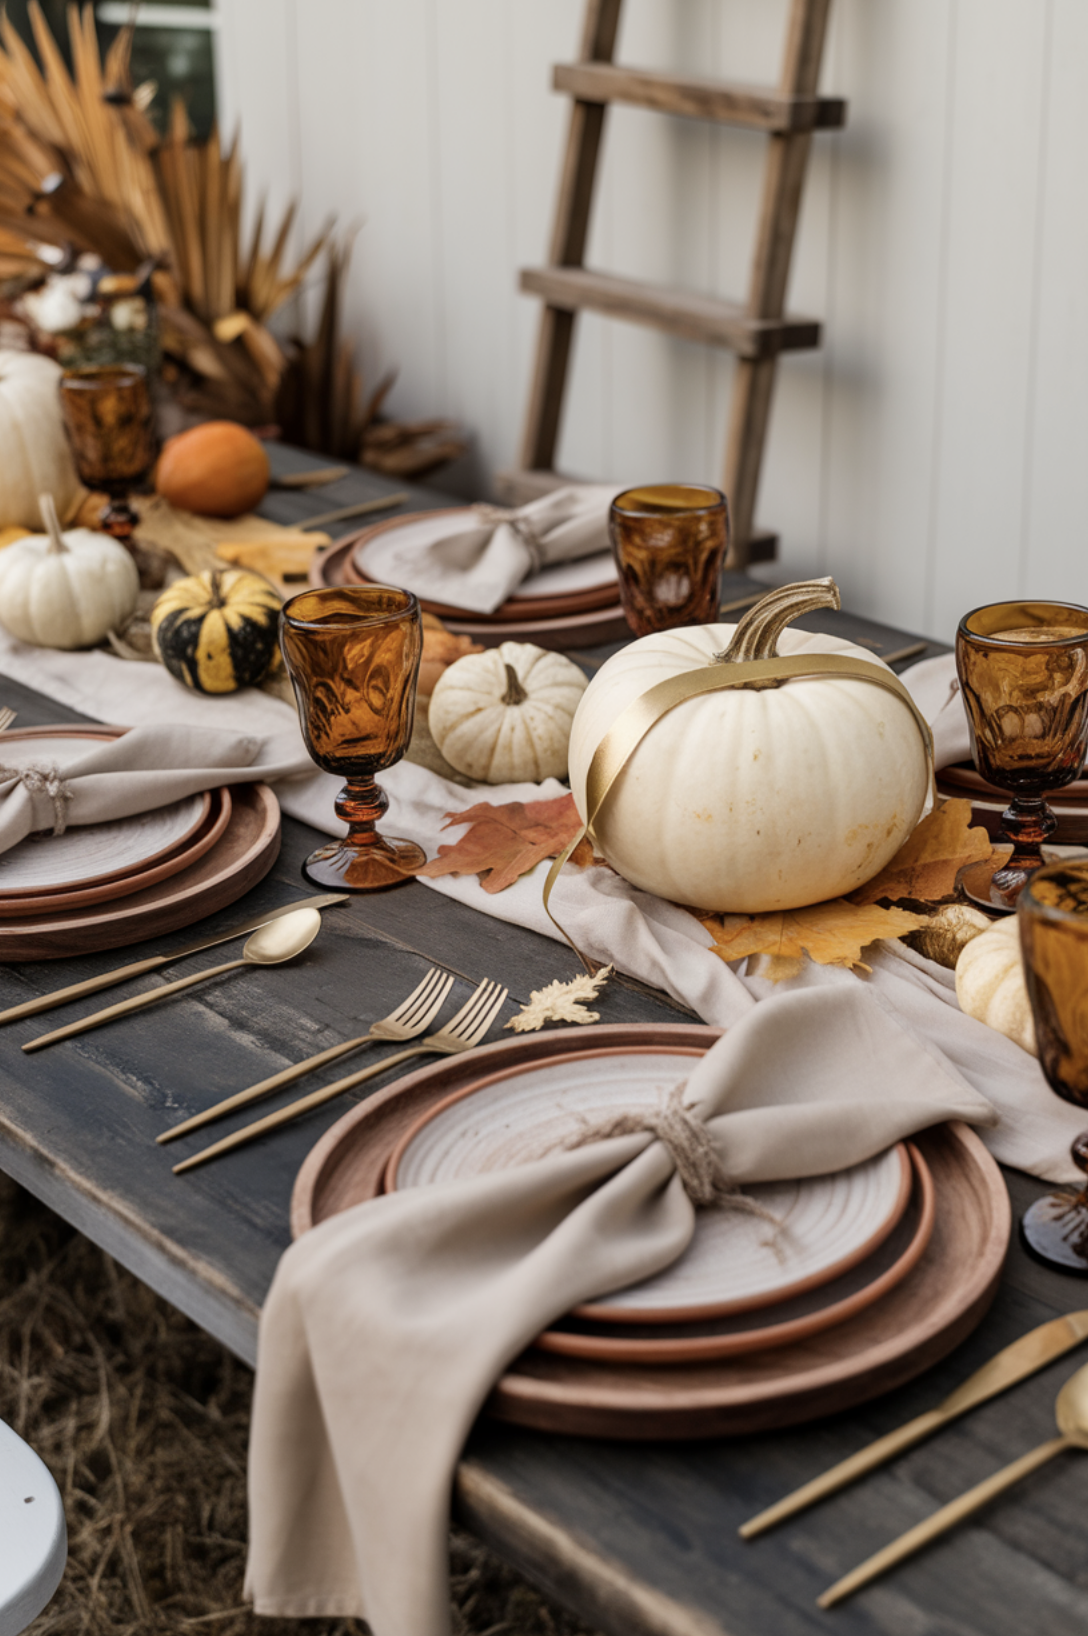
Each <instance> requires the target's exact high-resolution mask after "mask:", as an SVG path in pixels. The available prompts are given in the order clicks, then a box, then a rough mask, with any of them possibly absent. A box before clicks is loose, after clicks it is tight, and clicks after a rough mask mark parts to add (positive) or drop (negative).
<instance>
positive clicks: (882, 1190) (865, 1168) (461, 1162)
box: [385, 1045, 912, 1324]
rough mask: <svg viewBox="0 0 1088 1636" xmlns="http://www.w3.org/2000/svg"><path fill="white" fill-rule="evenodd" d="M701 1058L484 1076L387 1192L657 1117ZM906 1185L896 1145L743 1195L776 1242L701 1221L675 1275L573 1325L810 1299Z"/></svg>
mask: <svg viewBox="0 0 1088 1636" xmlns="http://www.w3.org/2000/svg"><path fill="white" fill-rule="evenodd" d="M700 1054H701V1053H699V1052H697V1051H692V1050H690V1049H689V1050H686V1051H663V1050H661V1049H660V1048H657V1049H654V1048H652V1047H649V1048H648V1047H643V1046H639V1045H634V1046H629V1047H623V1048H618V1049H614V1050H612V1051H602V1050H597V1051H594V1050H592V1049H589V1050H586V1051H578V1052H569V1051H568V1052H563V1053H561V1054H559V1055H558V1056H555V1057H543V1058H540V1059H538V1060H537V1061H536V1062H533V1063H531V1064H527V1065H523V1066H520V1067H516V1068H508V1069H506V1070H505V1071H502V1072H499V1073H494V1074H488V1075H485V1076H483V1077H481V1078H480V1079H479V1080H477V1081H476V1082H475V1083H474V1084H470V1085H468V1086H465V1087H464V1088H463V1089H461V1090H459V1091H456V1092H454V1093H453V1095H451V1096H449V1097H447V1098H446V1099H445V1100H444V1101H443V1102H441V1103H439V1105H438V1106H437V1107H435V1108H431V1109H430V1110H428V1111H427V1112H426V1113H425V1114H423V1115H421V1117H420V1118H419V1119H418V1120H417V1121H416V1123H415V1124H414V1125H413V1127H412V1128H411V1129H410V1130H409V1131H408V1132H407V1133H406V1134H405V1136H404V1137H403V1138H402V1140H401V1141H400V1142H399V1143H398V1145H397V1147H396V1149H395V1151H394V1153H393V1154H392V1156H391V1158H390V1161H389V1165H388V1167H387V1170H386V1178H385V1185H386V1187H387V1188H388V1190H389V1191H391V1192H392V1191H395V1190H397V1189H398V1188H404V1187H417V1186H426V1185H427V1184H428V1183H433V1182H450V1181H460V1180H464V1179H465V1178H466V1177H469V1176H476V1175H480V1174H482V1173H483V1172H485V1171H494V1170H503V1169H508V1168H510V1167H511V1166H515V1165H518V1164H523V1163H525V1162H526V1161H527V1160H529V1159H532V1158H537V1157H539V1156H540V1155H541V1154H543V1153H547V1152H552V1151H556V1150H558V1149H561V1148H562V1147H563V1146H564V1145H565V1143H566V1141H567V1140H568V1138H570V1137H572V1136H574V1137H576V1136H577V1134H578V1132H579V1130H580V1129H582V1128H585V1126H586V1125H587V1124H588V1125H592V1124H593V1123H595V1122H598V1121H600V1120H601V1119H605V1118H608V1117H609V1116H611V1115H615V1114H616V1113H620V1112H627V1111H629V1110H631V1109H635V1110H637V1109H639V1108H646V1109H647V1110H653V1109H656V1108H658V1107H660V1106H661V1105H662V1104H663V1101H664V1098H665V1097H666V1096H667V1094H668V1092H669V1091H670V1090H671V1089H672V1087H673V1086H674V1085H676V1084H677V1083H678V1082H680V1081H683V1080H684V1079H686V1078H687V1076H688V1074H689V1073H690V1072H691V1069H692V1066H693V1059H694V1060H697V1059H698V1057H699V1055H700ZM911 1182H912V1174H911V1165H910V1160H909V1158H908V1156H907V1152H906V1148H905V1147H904V1146H903V1144H899V1145H898V1146H897V1147H895V1148H893V1149H891V1150H890V1151H889V1152H887V1153H882V1154H879V1155H878V1156H877V1157H876V1158H874V1159H870V1160H869V1161H867V1162H866V1163H865V1164H860V1165H855V1166H853V1168H852V1169H849V1170H842V1171H838V1172H836V1173H834V1174H833V1175H829V1176H813V1177H809V1178H807V1179H805V1180H802V1181H790V1182H775V1183H763V1184H758V1185H755V1186H751V1187H746V1188H745V1193H746V1194H747V1195H748V1196H750V1197H751V1198H752V1199H753V1200H754V1201H755V1202H757V1203H758V1204H760V1205H761V1206H762V1207H763V1208H764V1209H765V1210H767V1211H769V1212H770V1215H771V1216H772V1217H773V1218H774V1219H775V1221H777V1222H778V1223H779V1224H780V1226H779V1228H778V1230H777V1231H770V1230H769V1229H768V1225H767V1220H766V1219H761V1218H760V1217H758V1216H755V1215H743V1214H741V1213H740V1212H739V1211H729V1210H701V1211H700V1212H699V1213H698V1215H697V1217H696V1226H695V1236H694V1237H693V1239H692V1242H691V1244H690V1245H689V1246H688V1248H687V1250H685V1252H684V1254H683V1255H682V1256H680V1257H679V1259H678V1260H676V1261H674V1262H673V1263H672V1265H671V1266H669V1267H666V1268H665V1270H664V1271H663V1272H661V1273H658V1274H657V1275H656V1276H655V1277H653V1278H648V1279H645V1280H643V1281H642V1282H640V1283H638V1284H634V1285H631V1286H629V1287H628V1288H627V1289H623V1290H618V1291H616V1292H614V1293H612V1294H610V1295H608V1296H607V1297H606V1298H604V1299H603V1300H598V1301H593V1302H588V1303H586V1304H585V1305H583V1306H581V1307H579V1308H578V1309H577V1314H576V1315H577V1316H579V1317H584V1318H596V1319H600V1320H604V1321H606V1322H609V1323H612V1324H653V1323H658V1324H677V1323H694V1322H698V1321H699V1320H701V1319H707V1318H720V1317H726V1316H729V1315H732V1314H736V1313H743V1312H750V1311H753V1310H756V1309H758V1308H760V1307H765V1306H768V1305H771V1304H772V1303H776V1302H780V1301H783V1300H787V1299H789V1298H791V1297H794V1296H800V1295H803V1294H804V1293H805V1292H806V1291H809V1290H812V1289H815V1288H816V1287H817V1286H818V1285H820V1284H826V1283H827V1282H828V1281H829V1280H830V1279H833V1278H836V1277H838V1276H839V1275H840V1274H842V1273H845V1272H846V1271H847V1270H848V1269H849V1268H851V1267H854V1266H857V1264H858V1263H859V1262H861V1261H863V1260H864V1259H865V1258H866V1257H867V1256H869V1255H871V1254H872V1253H873V1251H874V1250H875V1249H876V1248H877V1247H878V1245H880V1244H881V1243H882V1242H883V1240H884V1239H885V1238H887V1236H888V1234H889V1233H890V1232H891V1231H892V1229H893V1228H894V1227H895V1225H896V1223H897V1222H898V1221H899V1219H900V1218H901V1216H902V1215H903V1212H904V1210H905V1209H906V1207H907V1203H908V1201H909V1198H910V1193H911Z"/></svg>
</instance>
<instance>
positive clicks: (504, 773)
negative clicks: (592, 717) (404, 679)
mask: <svg viewBox="0 0 1088 1636" xmlns="http://www.w3.org/2000/svg"><path fill="white" fill-rule="evenodd" d="M585 690H586V678H585V676H584V675H583V674H582V672H581V671H580V670H579V669H578V666H577V665H575V664H572V663H571V661H570V660H569V659H565V658H564V657H563V655H562V654H561V653H549V652H548V651H547V650H546V649H545V648H538V647H534V646H533V644H532V643H530V642H503V643H502V644H501V646H499V647H497V648H488V649H487V651H486V652H484V653H469V654H466V655H465V657H464V658H463V659H458V660H457V662H456V664H452V665H451V666H450V667H449V669H448V670H447V671H445V672H444V673H443V674H442V675H441V676H440V677H439V679H438V681H437V683H436V684H435V690H434V692H433V694H432V695H431V705H430V713H429V715H428V724H429V726H430V729H431V736H432V737H433V739H434V741H435V743H436V744H437V745H438V748H439V749H440V750H441V752H442V754H443V755H444V756H445V758H446V760H447V761H448V762H449V764H450V766H451V767H455V768H456V769H457V771H458V772H459V773H464V774H465V776H466V777H467V778H473V779H475V780H476V781H477V782H478V783H482V784H514V783H521V782H522V781H531V782H533V783H539V782H540V780H541V779H542V778H563V777H565V776H566V771H567V745H568V743H569V741H570V727H571V722H572V721H573V719H574V712H575V710H576V709H577V708H578V701H579V699H580V698H581V697H582V694H583V693H584V692H585Z"/></svg>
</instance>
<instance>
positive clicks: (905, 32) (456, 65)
mask: <svg viewBox="0 0 1088 1636" xmlns="http://www.w3.org/2000/svg"><path fill="white" fill-rule="evenodd" d="M219 7H220V11H221V13H222V18H221V28H220V35H219V42H220V61H219V72H220V98H221V103H222V106H223V110H224V116H225V119H224V122H225V123H226V124H227V125H230V124H232V123H233V122H234V120H235V119H238V120H240V122H241V126H242V135H243V149H244V152H245V155H246V160H247V168H248V174H249V176H250V178H251V179H252V181H253V183H254V193H256V191H258V190H259V189H263V190H266V191H267V192H268V193H269V195H270V197H271V198H272V200H273V201H276V200H279V201H283V200H285V199H286V198H287V197H289V196H292V195H294V194H298V195H299V196H300V198H301V201H302V226H303V229H304V231H305V232H312V231H314V230H315V229H316V228H317V227H318V225H319V224H320V223H321V221H322V220H323V219H324V218H325V217H326V216H327V215H328V214H332V213H335V215H336V216H337V217H338V218H339V220H340V221H341V222H342V223H345V224H347V223H351V222H362V224H363V225H362V227H361V230H360V233H359V237H358V240H357V244H356V252H355V261H354V268H353V277H352V283H351V289H350V296H349V301H348V307H347V321H348V325H349V328H350V331H351V332H352V333H354V334H356V335H357V336H358V337H359V341H360V347H361V355H362V358H363V361H364V363H365V365H366V368H367V371H368V373H369V375H370V376H371V378H374V377H375V376H376V373H377V371H378V370H379V369H384V368H386V367H388V366H390V365H396V366H397V368H398V370H399V376H398V382H397V386H396V389H395V393H394V396H393V399H392V407H393V409H394V411H395V412H396V413H398V414H402V415H406V416H407V415H431V414H448V415H453V416H456V417H458V418H459V419H460V420H462V421H463V422H464V423H465V425H466V426H468V427H469V428H470V429H471V431H472V432H473V434H474V438H475V446H474V453H473V456H472V458H471V460H470V461H469V462H468V463H467V465H466V466H464V467H463V468H462V469H461V470H460V471H459V472H457V473H456V474H455V476H456V480H457V482H458V485H459V486H461V487H463V488H464V489H465V490H466V492H469V491H471V492H473V493H480V492H483V491H484V490H485V489H486V486H487V483H488V481H489V477H490V474H491V472H493V471H494V470H497V469H501V468H502V467H503V466H507V465H510V464H512V463H513V461H514V459H515V454H516V449H517V444H518V438H519V433H520V427H521V421H522V414H523V408H524V402H525V397H526V391H527V382H528V372H529V367H530V360H531V355H532V348H533V340H534V335H535V324H536V313H537V307H536V304H535V303H534V302H533V301H531V300H529V299H528V298H526V297H522V296H519V295H518V294H517V293H516V286H517V269H518V267H519V266H522V265H525V264H533V263H538V262H540V261H541V260H542V259H543V257H544V253H545V246H546V244H547V240H548V233H549V223H550V218H551V211H552V203H553V197H554V190H555V182H556V176H557V172H558V164H559V157H560V152H561V148H562V143H563V139H564V132H565V124H566V111H567V107H568V106H569V105H568V104H567V102H566V100H565V99H564V98H561V97H558V96H556V95H554V94H553V93H551V92H550V90H549V84H550V66H551V64H552V63H553V62H555V61H562V60H568V59H569V58H571V57H572V56H573V54H574V51H575V48H576V42H577V40H578V37H579V32H580V20H581V12H582V3H581V0H219ZM785 15H786V0H627V3H626V6H625V15H624V18H623V22H622V25H621V33H620V49H619V53H618V55H619V58H620V60H622V61H626V62H629V63H632V64H636V65H640V66H654V67H661V68H672V69H675V70H678V71H683V70H687V71H689V72H697V73H702V74H711V75H715V76H718V75H720V76H722V77H729V78H734V79H742V80H743V79H747V80H755V81H764V82H770V81H773V80H774V79H775V78H776V76H777V69H778V59H779V54H780V51H781V45H782V40H783V34H784V21H785ZM1086 80H1088V0H834V5H833V12H832V24H831V31H830V35H829V39H828V46H827V50H826V53H825V71H824V76H823V83H824V86H825V88H826V89H827V90H828V91H829V92H831V91H833V92H835V93H838V94H842V95H845V96H846V97H847V98H848V99H849V102H850V120H849V125H848V127H847V129H846V130H845V131H843V132H842V133H828V134H827V135H821V136H819V137H818V138H817V139H816V142H815V145H814V149H813V159H812V162H811V166H810V172H809V180H808V186H807V191H806V197H805V204H804V210H803V215H802V221H801V227H800V233H799V239H798V244H797V249H796V253H795V258H794V273H793V279H792V284H791V297H790V303H791V306H792V307H793V308H794V309H795V310H797V311H801V312H811V313H813V314H815V315H817V316H820V317H822V318H823V320H824V324H825V345H824V347H823V349H822V350H821V351H820V352H818V353H813V354H801V355H797V356H794V357H790V358H787V359H786V360H785V361H784V363H783V364H782V366H781V369H780V372H779V386H778V392H777V397H776V402H775V408H774V414H773V420H772V426H771V435H770V442H769V447H768V454H767V459H766V461H765V465H764V478H763V484H762V490H761V499H760V504H759V508H758V514H759V519H760V521H761V522H762V523H764V524H765V525H766V526H769V527H775V528H777V529H779V530H780V532H781V534H782V544H781V553H780V563H779V565H778V567H777V568H776V570H775V572H776V577H784V576H786V575H788V576H790V577H795V576H797V575H799V574H802V573H809V572H831V573H834V574H835V576H836V577H837V578H838V580H839V582H840V584H841V585H842V588H843V591H844V595H845V597H846V599H847V600H848V601H849V603H850V604H851V605H852V606H853V607H855V608H857V609H858V610H859V611H866V612H869V613H871V614H873V615H875V616H877V617H881V618H884V619H887V620H889V621H891V622H894V623H896V624H900V625H904V626H908V627H912V628H915V629H920V630H925V631H927V632H929V633H932V634H934V635H939V636H943V637H945V638H947V637H948V636H950V634H951V632H952V630H953V629H954V626H955V622H956V620H957V618H958V617H959V615H960V613H961V612H963V611H964V610H965V609H966V608H968V607H970V606H973V605H974V604H976V603H978V602H982V601H989V600H994V599H996V598H998V597H1001V596H1004V595H1013V594H1017V593H1021V592H1029V593H1031V594H1034V595H1039V596H1046V595H1050V596H1063V597H1070V598H1074V599H1076V600H1079V601H1083V602H1088V564H1086V561H1085V553H1084V550H1083V548H1082V546H1081V542H1080V531H1081V528H1082V519H1084V518H1085V516H1086V515H1088V191H1086V188H1085V174H1086V169H1088V97H1086V96H1085V95H1084V90H1083V87H1084V84H1085V83H1086ZM762 153H763V142H762V139H760V138H759V137H757V136H755V135H753V134H752V133H747V132H742V131H728V130H719V129H717V128H714V127H710V126H704V125H700V124H698V123H695V122H689V121H681V120H676V121H672V120H668V119H665V118H663V117H661V116H656V115H653V114H649V113H643V112H641V111H639V110H634V109H621V108H617V109H613V110H611V111H610V113H609V115H608V122H607V128H606V135H605V148H604V158H603V163H602V166H601V171H600V186H599V191H598V197H597V206H596V212H595V217H594V224H593V231H592V238H591V246H590V254H589V257H588V260H589V261H590V263H591V264H593V265H596V266H600V267H602V268H607V269H609V270H613V271H616V272H621V273H625V274H628V275H631V276H636V277H647V278H657V279H662V280H666V281H670V282H676V283H680V284H686V285H690V286H691V287H693V288H700V289H707V290H714V291H718V292H720V293H722V294H726V295H733V296H736V295H743V293H744V290H745V287H746V281H747V268H748V258H749V253H750V246H751V239H752V232H753V228H754V217H755V207H756V200H757V194H758V186H759V180H760V167H761V159H762ZM731 369H732V365H731V360H730V359H729V358H728V356H726V355H724V354H716V353H711V352H709V351H707V350H706V349H704V348H701V347H697V346H693V345H688V344H686V343H683V342H678V341H672V340H669V339H666V338H664V337H661V336H658V335H656V334H653V333H652V332H649V331H645V330H640V329H636V328H633V327H629V326H625V325H619V324H614V323H607V322H605V321H604V320H600V319H596V318H594V317H592V316H587V317H585V318H583V319H582V320H581V321H580V327H579V333H578V341H577V353H576V361H575V367H574V371H573V378H572V382H571V386H570V389H569V393H568V399H567V414H566V419H565V424H564V432H563V440H562V448H561V459H560V464H561V466H562V468H563V469H564V470H567V471H571V472H576V473H579V474H581V475H584V476H588V477H597V478H616V479H618V480H621V481H624V480H636V479H638V480H656V479H662V478H668V477H676V478H697V479H703V480H710V481H714V480H716V479H717V477H718V476H719V475H720V470H721V456H722V447H723V442H724V427H725V414H726V405H727V401H728V393H729V386H730V380H731Z"/></svg>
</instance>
